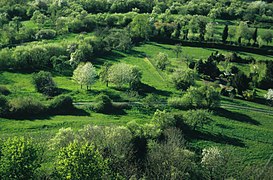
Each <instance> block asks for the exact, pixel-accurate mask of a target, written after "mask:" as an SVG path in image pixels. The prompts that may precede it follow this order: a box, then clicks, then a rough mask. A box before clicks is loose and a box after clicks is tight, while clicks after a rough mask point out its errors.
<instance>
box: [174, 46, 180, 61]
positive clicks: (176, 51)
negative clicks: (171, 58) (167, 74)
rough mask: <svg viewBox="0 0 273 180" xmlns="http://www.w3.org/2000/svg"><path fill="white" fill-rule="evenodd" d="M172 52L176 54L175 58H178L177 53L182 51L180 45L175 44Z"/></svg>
mask: <svg viewBox="0 0 273 180" xmlns="http://www.w3.org/2000/svg"><path fill="white" fill-rule="evenodd" d="M173 52H174V53H175V54H176V58H178V56H179V54H180V53H182V45H181V44H177V45H175V47H174V48H173Z"/></svg>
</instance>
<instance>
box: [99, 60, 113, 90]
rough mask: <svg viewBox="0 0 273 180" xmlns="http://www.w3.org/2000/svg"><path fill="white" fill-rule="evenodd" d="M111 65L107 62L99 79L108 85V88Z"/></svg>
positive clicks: (101, 70)
mask: <svg viewBox="0 0 273 180" xmlns="http://www.w3.org/2000/svg"><path fill="white" fill-rule="evenodd" d="M110 66H111V64H110V63H109V62H105V63H104V64H103V66H102V67H101V69H100V72H99V77H100V80H101V81H102V82H104V83H106V87H108V84H109V69H110Z"/></svg>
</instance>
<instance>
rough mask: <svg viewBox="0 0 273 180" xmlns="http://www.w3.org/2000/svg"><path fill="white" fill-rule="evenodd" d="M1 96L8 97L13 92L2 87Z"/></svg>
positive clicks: (0, 86)
mask: <svg viewBox="0 0 273 180" xmlns="http://www.w3.org/2000/svg"><path fill="white" fill-rule="evenodd" d="M1 94H2V95H4V96H7V95H9V94H11V92H10V90H9V89H8V88H7V87H6V86H2V85H0V95H1Z"/></svg>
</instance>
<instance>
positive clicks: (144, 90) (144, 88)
mask: <svg viewBox="0 0 273 180" xmlns="http://www.w3.org/2000/svg"><path fill="white" fill-rule="evenodd" d="M138 93H139V94H140V95H147V94H149V93H153V94H156V95H161V96H170V95H171V92H169V91H163V90H159V89H156V88H155V87H152V86H150V85H148V84H145V83H141V84H140V85H139V87H138Z"/></svg>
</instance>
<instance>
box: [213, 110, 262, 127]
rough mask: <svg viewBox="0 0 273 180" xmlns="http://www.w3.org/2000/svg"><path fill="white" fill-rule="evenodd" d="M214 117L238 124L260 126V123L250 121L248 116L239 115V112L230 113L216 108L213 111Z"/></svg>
mask: <svg viewBox="0 0 273 180" xmlns="http://www.w3.org/2000/svg"><path fill="white" fill-rule="evenodd" d="M215 113H216V115H218V116H222V117H225V118H227V119H231V120H235V121H239V122H244V123H248V124H253V125H256V126H258V125H261V123H260V122H258V121H256V120H254V119H252V118H251V117H250V116H248V115H245V114H242V113H239V112H232V111H229V110H226V109H223V108H218V109H216V110H215Z"/></svg>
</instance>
